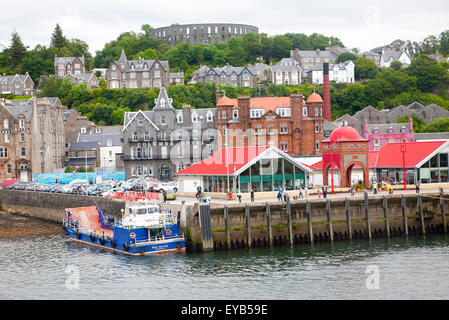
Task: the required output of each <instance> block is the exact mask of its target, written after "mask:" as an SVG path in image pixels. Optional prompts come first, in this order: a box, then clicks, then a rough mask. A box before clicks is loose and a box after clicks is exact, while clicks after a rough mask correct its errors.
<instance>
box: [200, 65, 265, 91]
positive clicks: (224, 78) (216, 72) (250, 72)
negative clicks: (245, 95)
mask: <svg viewBox="0 0 449 320" xmlns="http://www.w3.org/2000/svg"><path fill="white" fill-rule="evenodd" d="M207 82H209V83H215V84H231V85H233V86H235V87H250V88H252V87H254V86H255V85H256V84H257V83H258V76H257V72H256V70H255V69H254V67H232V66H230V65H226V66H224V67H222V68H218V67H217V68H209V67H207V66H202V67H200V68H199V69H198V70H197V71H195V72H194V73H192V80H191V83H207Z"/></svg>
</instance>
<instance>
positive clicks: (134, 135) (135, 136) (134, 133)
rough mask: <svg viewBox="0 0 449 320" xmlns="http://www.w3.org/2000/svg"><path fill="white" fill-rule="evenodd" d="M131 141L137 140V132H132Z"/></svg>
mask: <svg viewBox="0 0 449 320" xmlns="http://www.w3.org/2000/svg"><path fill="white" fill-rule="evenodd" d="M133 141H137V132H133Z"/></svg>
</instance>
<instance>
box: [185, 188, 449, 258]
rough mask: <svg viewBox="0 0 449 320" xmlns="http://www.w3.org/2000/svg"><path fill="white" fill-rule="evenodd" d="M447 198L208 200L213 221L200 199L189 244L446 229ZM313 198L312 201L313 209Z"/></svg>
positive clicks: (205, 246) (212, 246) (220, 245)
mask: <svg viewBox="0 0 449 320" xmlns="http://www.w3.org/2000/svg"><path fill="white" fill-rule="evenodd" d="M446 196H447V195H446ZM420 197H421V200H420ZM444 197H445V196H444V194H439V193H435V194H427V193H426V194H425V195H421V196H419V195H417V194H405V195H401V194H393V195H387V196H375V195H372V194H371V195H369V197H367V199H368V201H365V197H363V196H362V197H360V196H358V197H351V196H349V197H348V198H337V199H331V200H329V201H328V199H313V200H292V201H289V204H288V203H285V202H282V203H281V202H267V203H261V202H255V203H251V202H250V203H239V204H230V205H227V206H225V205H219V204H210V205H206V206H208V212H209V213H208V214H207V215H205V216H207V217H206V219H209V220H207V221H205V220H204V219H205V218H204V217H201V210H199V205H198V204H196V205H195V207H194V208H192V210H191V211H192V215H191V218H190V219H187V225H186V231H187V234H188V235H189V238H188V246H189V249H190V250H202V251H208V250H220V249H237V248H247V247H258V246H271V245H285V244H299V243H312V242H319V241H335V240H345V239H357V238H366V239H369V238H376V237H393V236H405V235H425V234H432V233H445V232H447V223H446V214H447V212H448V211H449V197H448V198H444ZM403 198H404V200H403ZM441 199H444V200H441ZM385 201H386V203H387V205H386V209H385V206H384V203H385ZM420 201H421V203H422V205H420ZM307 202H309V204H310V214H309V210H308V204H307ZM404 202H405V206H404V209H403V203H404ZM200 206H204V205H200ZM288 207H290V208H288ZM267 208H269V209H267ZM328 208H330V210H329V209H328ZM421 208H422V210H421ZM226 210H227V212H228V214H227V217H228V218H227V219H226V214H225V211H226ZM268 211H269V213H268ZM248 212H249V217H248ZM289 212H290V214H289ZM329 212H330V213H329ZM347 212H349V219H348V213H347ZM404 212H405V215H406V219H404ZM269 215H270V216H271V221H269V218H268V217H269ZM309 216H310V223H309ZM208 217H210V218H208ZM289 217H290V218H289ZM202 224H203V225H202ZM248 225H249V227H248ZM205 228H208V229H209V230H208V231H209V233H210V236H208V235H207V232H205V230H204V229H205Z"/></svg>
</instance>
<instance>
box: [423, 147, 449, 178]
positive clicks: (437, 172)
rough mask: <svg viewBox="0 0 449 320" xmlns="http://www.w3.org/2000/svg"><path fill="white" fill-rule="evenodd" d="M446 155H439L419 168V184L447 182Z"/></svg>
mask: <svg viewBox="0 0 449 320" xmlns="http://www.w3.org/2000/svg"><path fill="white" fill-rule="evenodd" d="M448 169H449V167H448V154H447V153H439V154H436V155H434V156H433V157H432V158H431V159H430V160H429V161H427V162H426V163H425V164H423V165H422V166H421V168H419V178H420V181H421V183H440V182H448V173H449V172H448Z"/></svg>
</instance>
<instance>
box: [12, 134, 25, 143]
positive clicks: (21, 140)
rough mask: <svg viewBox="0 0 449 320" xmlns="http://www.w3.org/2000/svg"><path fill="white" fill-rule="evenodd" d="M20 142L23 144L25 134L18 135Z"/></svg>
mask: <svg viewBox="0 0 449 320" xmlns="http://www.w3.org/2000/svg"><path fill="white" fill-rule="evenodd" d="M8 139H9V138H8ZM20 142H25V133H23V132H22V133H20Z"/></svg>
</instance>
